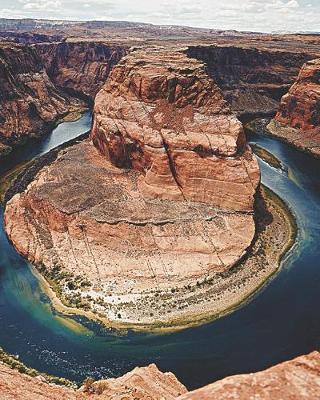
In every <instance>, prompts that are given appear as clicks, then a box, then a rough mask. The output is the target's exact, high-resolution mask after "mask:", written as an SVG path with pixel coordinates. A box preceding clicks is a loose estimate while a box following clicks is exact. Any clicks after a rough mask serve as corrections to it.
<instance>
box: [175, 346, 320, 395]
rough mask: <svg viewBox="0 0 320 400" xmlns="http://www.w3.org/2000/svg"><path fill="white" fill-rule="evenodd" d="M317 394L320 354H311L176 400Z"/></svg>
mask: <svg viewBox="0 0 320 400" xmlns="http://www.w3.org/2000/svg"><path fill="white" fill-rule="evenodd" d="M319 394H320V354H319V353H318V352H313V353H311V354H309V355H307V356H301V357H298V358H296V359H294V360H292V361H287V362H284V363H281V364H279V365H276V366H274V367H272V368H269V369H267V370H265V371H262V372H257V373H255V374H247V375H236V376H230V377H228V378H225V379H222V380H221V381H218V382H215V383H213V384H211V385H208V386H205V387H203V388H201V389H198V390H195V391H194V392H190V393H186V394H184V395H182V396H181V397H179V400H199V399H205V400H216V399H219V400H234V399H239V400H242V399H243V400H247V399H257V400H258V399H259V400H275V399H281V400H314V399H317V398H319Z"/></svg>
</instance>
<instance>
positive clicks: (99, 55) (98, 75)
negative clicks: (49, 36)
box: [35, 41, 128, 102]
mask: <svg viewBox="0 0 320 400" xmlns="http://www.w3.org/2000/svg"><path fill="white" fill-rule="evenodd" d="M35 47H36V51H37V53H38V55H39V56H40V58H41V59H42V61H43V63H44V65H45V67H46V71H47V73H48V75H49V77H50V79H51V80H52V81H53V82H54V84H55V85H56V86H57V87H59V88H61V89H63V90H64V91H68V92H69V93H70V94H72V95H76V96H78V97H79V96H80V97H81V98H84V99H85V100H86V101H90V102H93V100H94V97H95V95H96V94H97V92H98V91H99V89H100V88H101V86H102V85H103V84H104V83H105V81H106V80H107V77H108V76H109V73H110V71H111V69H112V68H113V66H114V65H116V64H118V62H119V61H120V59H121V58H122V57H123V56H124V55H125V54H126V52H127V51H128V47H127V46H126V45H122V46H120V45H118V46H117V45H109V44H106V43H103V42H99V41H98V42H89V41H85V42H62V43H57V44H51V43H50V44H38V45H36V46H35Z"/></svg>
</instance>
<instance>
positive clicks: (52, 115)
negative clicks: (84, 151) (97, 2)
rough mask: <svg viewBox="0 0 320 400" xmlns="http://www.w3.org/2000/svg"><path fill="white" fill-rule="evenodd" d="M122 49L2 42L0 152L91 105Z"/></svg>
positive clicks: (105, 46)
mask: <svg viewBox="0 0 320 400" xmlns="http://www.w3.org/2000/svg"><path fill="white" fill-rule="evenodd" d="M125 52H126V49H125V46H124V47H119V46H108V45H107V44H103V43H92V42H87V43H80V42H76V43H45V44H44V43H42V44H36V45H31V46H22V45H15V44H9V43H2V44H1V45H0V73H1V74H0V84H1V93H0V104H1V108H0V155H1V154H2V155H6V154H7V153H8V152H9V151H10V147H11V146H14V145H16V144H19V143H23V142H24V141H25V140H26V139H27V138H30V137H38V136H40V135H41V134H44V133H46V132H48V131H50V130H51V129H52V128H53V127H54V125H55V123H56V122H57V121H59V120H62V119H63V118H64V117H66V116H67V115H68V114H70V113H74V114H75V115H78V114H79V112H81V111H83V110H84V109H86V108H87V107H88V103H89V104H91V103H92V101H93V98H94V96H95V94H96V92H97V91H98V90H99V89H100V87H101V86H102V85H103V84H104V82H105V80H106V79H107V77H108V75H109V73H110V70H111V69H112V67H113V66H114V65H115V64H117V63H118V62H119V60H120V59H121V57H122V56H123V55H124V54H125Z"/></svg>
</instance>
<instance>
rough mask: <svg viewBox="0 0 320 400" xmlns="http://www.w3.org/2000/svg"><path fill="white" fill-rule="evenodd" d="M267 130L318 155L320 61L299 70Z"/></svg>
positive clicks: (312, 62)
mask: <svg viewBox="0 0 320 400" xmlns="http://www.w3.org/2000/svg"><path fill="white" fill-rule="evenodd" d="M268 129H269V130H270V131H271V133H273V134H275V135H277V136H279V137H281V138H283V139H285V140H287V141H288V142H289V143H292V144H294V145H295V146H296V147H298V148H301V149H303V150H306V151H309V152H311V153H312V154H314V155H317V156H319V155H320V59H316V60H313V61H309V62H308V63H306V64H305V65H304V66H303V68H302V69H301V71H300V74H299V76H298V79H297V81H296V82H295V83H294V84H293V86H292V87H291V88H290V90H289V92H288V93H287V94H286V95H285V96H283V97H282V100H281V104H280V108H279V111H278V113H277V115H276V117H275V118H274V120H273V121H271V123H270V124H269V126H268Z"/></svg>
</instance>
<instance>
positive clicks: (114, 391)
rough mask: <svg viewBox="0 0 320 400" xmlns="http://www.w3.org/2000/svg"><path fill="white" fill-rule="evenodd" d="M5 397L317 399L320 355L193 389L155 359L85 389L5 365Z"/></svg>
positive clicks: (1, 382) (0, 380)
mask: <svg viewBox="0 0 320 400" xmlns="http://www.w3.org/2000/svg"><path fill="white" fill-rule="evenodd" d="M0 393H1V400H34V399H35V396H36V399H37V400H60V399H61V398H66V399H68V400H86V399H92V400H99V399H101V400H123V399H126V400H136V399H140V400H174V399H176V400H200V399H203V400H204V399H205V400H216V399H219V400H220V399H221V400H234V399H239V400H242V399H243V400H246V399H249V398H250V399H259V400H274V399H281V400H315V399H317V398H318V397H319V393H320V354H319V353H318V352H313V353H311V354H309V355H307V356H301V357H298V358H296V359H294V360H292V361H288V362H284V363H281V364H279V365H276V366H274V367H272V368H269V369H267V370H265V371H262V372H257V373H253V374H247V375H237V376H231V377H228V378H225V379H223V380H221V381H218V382H215V383H212V384H210V385H208V386H205V387H203V388H201V389H198V390H195V391H193V392H189V393H188V392H187V390H186V388H185V387H184V386H183V385H182V384H181V383H180V382H179V381H178V380H177V379H176V378H175V376H174V375H173V374H171V373H162V372H160V371H159V370H158V369H157V367H156V366H155V365H154V364H152V365H149V366H148V367H144V368H135V369H134V370H133V371H131V372H129V373H128V374H126V375H124V376H122V377H120V378H117V379H107V380H103V381H97V382H94V383H88V382H87V383H86V384H85V386H84V387H82V388H81V389H80V390H74V389H67V388H64V387H58V386H55V385H49V384H48V383H46V381H45V379H44V378H42V377H41V376H39V377H35V378H31V377H28V376H26V375H23V374H20V373H19V372H18V371H15V370H11V369H10V368H9V367H7V366H5V365H1V364H0Z"/></svg>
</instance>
